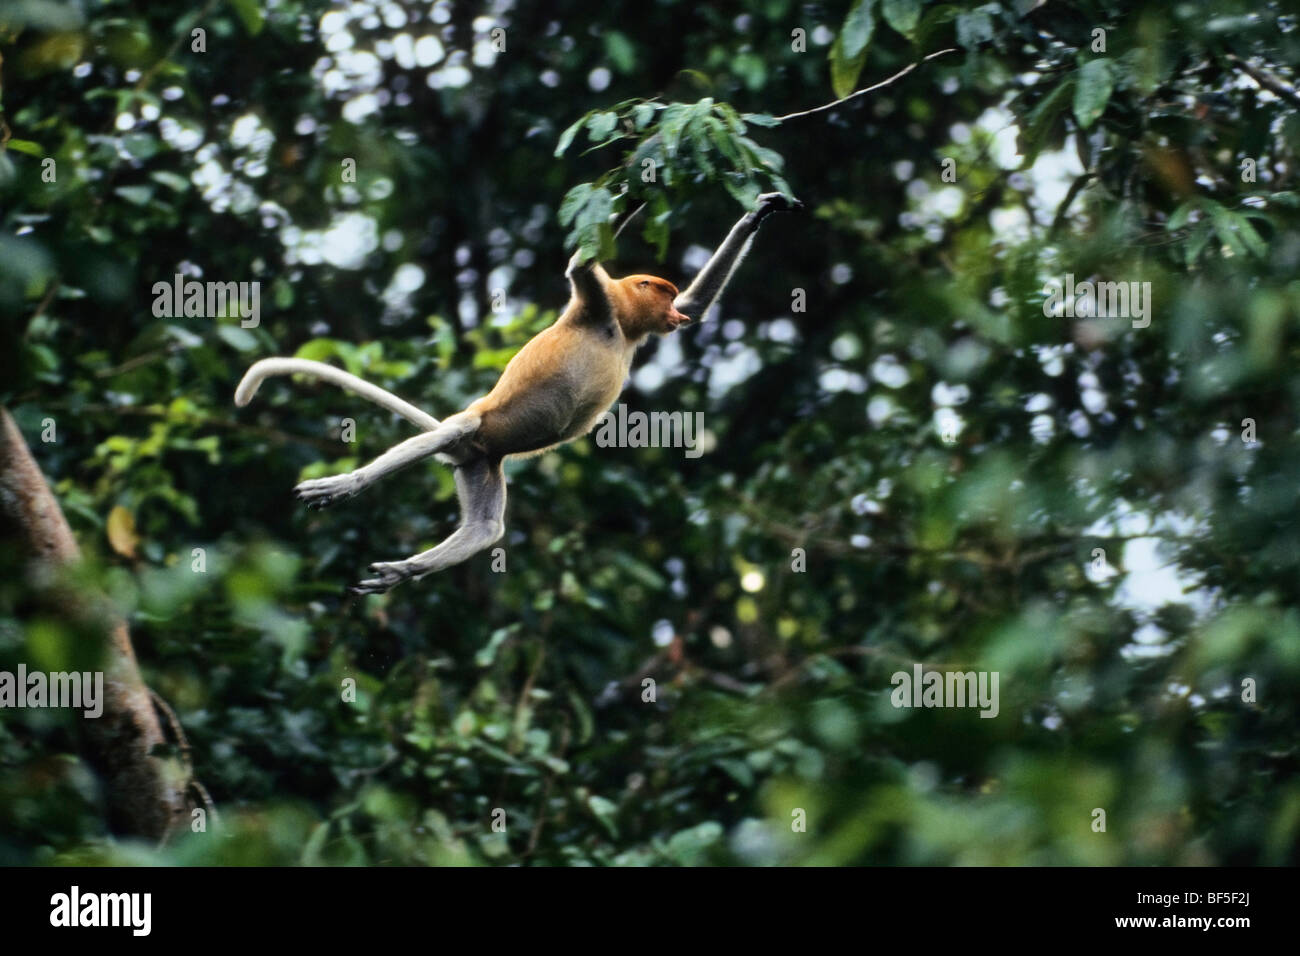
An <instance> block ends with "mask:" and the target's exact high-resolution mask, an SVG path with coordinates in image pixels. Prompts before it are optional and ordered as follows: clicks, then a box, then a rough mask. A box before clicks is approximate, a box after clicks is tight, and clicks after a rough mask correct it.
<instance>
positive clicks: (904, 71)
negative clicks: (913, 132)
mask: <svg viewBox="0 0 1300 956" xmlns="http://www.w3.org/2000/svg"><path fill="white" fill-rule="evenodd" d="M956 52H957V48H956V47H949V48H948V49H946V50H940V51H939V52H938V53H931V54H930V55H929V56H927V57H923V58H922V59H920V60H917V61H916V62H915V63H912V64H910V65H908V66H905V67H903V68H902V69H901V70H899V71H898V72H897V73H895V74H894V75H893V76H891V77H890V78H889V79H887V80H881V81H880V82H879V83H875V84H872V85H871V86H868V87H867V88H866V89H862V90H858V91H856V92H854V93H850V94H849V95H848V96H845V97H843V98H841V99H838V100H835V102H833V103H827V104H826V105H825V106H814V107H813V108H812V109H810V110H803V111H802V112H799V113H787V114H786V115H785V116H777V117H775V119H776V121H777V122H778V123H784V122H785V121H786V120H792V119H798V118H799V117H800V116H811V115H812V114H813V113H820V112H822V111H823V110H829V109H834V108H835V107H837V106H839V105H840V104H841V103H847V102H848V101H849V100H851V99H854V98H855V97H858V96H862V95H864V94H866V93H872V92H874V91H876V90H879V89H884V88H885V87H886V86H889V85H890V84H891V83H895V82H897V81H898V80H901V79H902V78H903V77H905V76H907V74H909V73H911V72H912V71H913V70H915V69H916V68H917V67H918V66H920V65H921V64H922V63H929V62H930V61H931V60H935V59H938V58H939V57H941V56H946V55H947V54H949V53H956Z"/></svg>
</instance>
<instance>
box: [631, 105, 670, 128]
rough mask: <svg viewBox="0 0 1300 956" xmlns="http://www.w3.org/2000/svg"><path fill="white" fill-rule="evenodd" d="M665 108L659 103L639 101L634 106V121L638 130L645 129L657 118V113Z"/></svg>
mask: <svg viewBox="0 0 1300 956" xmlns="http://www.w3.org/2000/svg"><path fill="white" fill-rule="evenodd" d="M661 109H663V107H662V106H660V105H659V104H658V103H638V104H637V105H636V106H634V107H632V121H633V123H635V124H636V128H637V129H638V130H642V129H645V128H646V126H648V125H649V124H650V121H651V120H652V119H654V118H655V113H657V112H658V111H659V110H661Z"/></svg>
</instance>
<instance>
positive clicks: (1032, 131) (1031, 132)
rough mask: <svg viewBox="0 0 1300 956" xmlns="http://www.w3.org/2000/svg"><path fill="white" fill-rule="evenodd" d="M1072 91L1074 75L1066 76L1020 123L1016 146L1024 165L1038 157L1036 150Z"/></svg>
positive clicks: (1050, 129)
mask: <svg viewBox="0 0 1300 956" xmlns="http://www.w3.org/2000/svg"><path fill="white" fill-rule="evenodd" d="M1073 91H1074V77H1067V78H1066V79H1064V80H1062V81H1061V82H1060V83H1058V84H1057V85H1056V88H1055V89H1054V90H1052V92H1050V93H1048V94H1047V95H1046V96H1044V97H1043V98H1042V100H1040V101H1039V103H1038V105H1037V106H1035V107H1034V108H1033V109H1032V110H1030V112H1029V116H1028V118H1027V119H1026V120H1025V122H1024V123H1022V124H1021V126H1020V135H1019V137H1018V138H1017V139H1018V142H1017V146H1018V148H1019V150H1020V155H1021V156H1023V157H1024V158H1025V162H1024V165H1025V166H1029V165H1031V164H1032V163H1033V162H1034V160H1035V159H1037V158H1038V151H1039V150H1041V149H1042V148H1043V144H1044V143H1045V142H1046V141H1047V137H1048V135H1049V134H1050V133H1051V131H1052V128H1053V127H1054V126H1055V124H1056V119H1057V117H1059V116H1060V115H1061V114H1062V113H1063V112H1064V111H1065V107H1066V104H1067V103H1068V102H1069V101H1070V94H1071V93H1072V92H1073Z"/></svg>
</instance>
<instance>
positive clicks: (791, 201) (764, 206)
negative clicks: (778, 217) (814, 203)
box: [754, 193, 803, 222]
mask: <svg viewBox="0 0 1300 956" xmlns="http://www.w3.org/2000/svg"><path fill="white" fill-rule="evenodd" d="M802 208H803V203H801V202H800V201H799V200H797V199H795V198H794V197H792V196H787V195H786V194H785V193H763V195H761V196H759V197H758V201H757V202H756V203H755V204H754V215H756V216H757V217H758V221H759V222H762V221H763V220H764V219H766V218H767V217H768V216H770V215H772V213H774V212H793V211H795V210H796V209H802Z"/></svg>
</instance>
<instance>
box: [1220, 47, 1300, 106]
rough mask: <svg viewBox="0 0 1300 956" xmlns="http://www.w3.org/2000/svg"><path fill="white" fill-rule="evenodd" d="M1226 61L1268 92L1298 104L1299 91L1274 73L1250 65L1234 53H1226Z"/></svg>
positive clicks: (1299, 103)
mask: <svg viewBox="0 0 1300 956" xmlns="http://www.w3.org/2000/svg"><path fill="white" fill-rule="evenodd" d="M1228 61H1229V62H1230V63H1232V64H1234V65H1235V66H1236V67H1237V69H1239V70H1241V72H1242V73H1245V74H1246V75H1247V76H1248V77H1250V78H1251V79H1252V80H1254V81H1255V82H1256V83H1258V84H1259V85H1260V86H1261V87H1263V88H1264V89H1266V90H1268V91H1269V92H1270V93H1272V94H1274V95H1275V96H1280V97H1282V98H1283V99H1285V100H1290V101H1291V102H1292V103H1293V104H1295V105H1296V106H1300V92H1297V91H1296V88H1295V87H1294V86H1291V85H1290V84H1288V83H1285V82H1283V81H1282V79H1281V78H1279V77H1278V76H1276V75H1275V74H1273V73H1270V72H1268V71H1267V70H1263V69H1260V68H1259V67H1257V66H1251V65H1250V64H1249V63H1247V62H1246V61H1245V60H1243V59H1242V58H1241V57H1239V56H1237V55H1236V54H1235V53H1229V54H1228Z"/></svg>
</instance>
